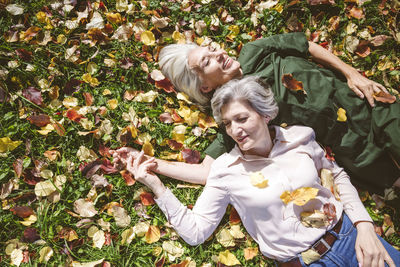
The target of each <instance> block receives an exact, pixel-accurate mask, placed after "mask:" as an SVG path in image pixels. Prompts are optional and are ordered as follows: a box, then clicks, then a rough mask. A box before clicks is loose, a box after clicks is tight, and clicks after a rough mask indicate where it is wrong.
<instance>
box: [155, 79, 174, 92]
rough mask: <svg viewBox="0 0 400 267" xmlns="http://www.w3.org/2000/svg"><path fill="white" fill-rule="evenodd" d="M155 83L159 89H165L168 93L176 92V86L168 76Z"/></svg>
mask: <svg viewBox="0 0 400 267" xmlns="http://www.w3.org/2000/svg"><path fill="white" fill-rule="evenodd" d="M154 84H155V86H156V87H157V88H158V89H163V90H164V91H165V92H167V93H172V92H175V89H174V86H173V85H172V83H171V82H170V81H169V80H168V79H167V78H165V79H163V80H161V81H155V83H154Z"/></svg>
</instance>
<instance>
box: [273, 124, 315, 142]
mask: <svg viewBox="0 0 400 267" xmlns="http://www.w3.org/2000/svg"><path fill="white" fill-rule="evenodd" d="M276 127H278V130H279V132H280V133H279V134H277V138H278V139H283V140H285V141H288V142H294V143H306V142H309V141H310V140H315V132H314V130H313V129H312V128H310V127H307V126H300V125H293V126H288V127H285V128H282V127H279V126H276Z"/></svg>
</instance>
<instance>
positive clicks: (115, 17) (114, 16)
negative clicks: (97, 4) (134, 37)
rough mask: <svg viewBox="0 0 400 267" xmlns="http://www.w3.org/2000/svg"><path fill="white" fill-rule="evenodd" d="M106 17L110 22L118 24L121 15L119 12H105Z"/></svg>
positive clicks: (120, 20)
mask: <svg viewBox="0 0 400 267" xmlns="http://www.w3.org/2000/svg"><path fill="white" fill-rule="evenodd" d="M106 17H107V20H108V21H109V22H111V23H115V24H120V23H121V22H122V17H121V14H119V13H106Z"/></svg>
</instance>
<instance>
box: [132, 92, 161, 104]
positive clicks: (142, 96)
mask: <svg viewBox="0 0 400 267" xmlns="http://www.w3.org/2000/svg"><path fill="white" fill-rule="evenodd" d="M157 96H158V93H157V92H155V91H148V92H147V93H139V94H138V95H137V96H135V98H134V99H133V101H137V102H145V103H152V102H153V101H154V100H155V99H156V97H157Z"/></svg>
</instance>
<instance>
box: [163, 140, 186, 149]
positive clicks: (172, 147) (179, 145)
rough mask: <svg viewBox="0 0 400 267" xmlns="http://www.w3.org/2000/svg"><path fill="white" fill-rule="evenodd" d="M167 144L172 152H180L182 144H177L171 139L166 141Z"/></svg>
mask: <svg viewBox="0 0 400 267" xmlns="http://www.w3.org/2000/svg"><path fill="white" fill-rule="evenodd" d="M167 143H168V146H169V147H170V148H171V149H172V150H176V151H179V150H181V149H182V147H183V144H182V143H179V142H177V141H175V140H172V139H170V140H168V141H167Z"/></svg>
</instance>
